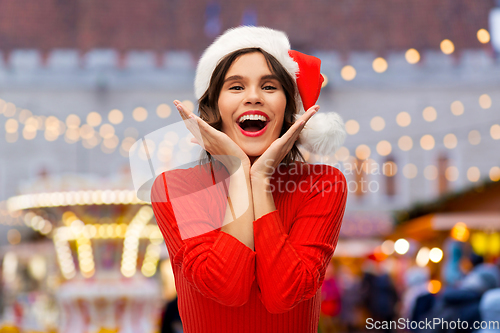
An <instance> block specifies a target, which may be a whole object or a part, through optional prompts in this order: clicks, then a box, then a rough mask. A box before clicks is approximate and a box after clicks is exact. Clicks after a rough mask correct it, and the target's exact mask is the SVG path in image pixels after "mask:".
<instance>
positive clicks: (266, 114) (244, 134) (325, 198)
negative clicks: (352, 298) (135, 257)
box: [151, 27, 347, 333]
mask: <svg viewBox="0 0 500 333" xmlns="http://www.w3.org/2000/svg"><path fill="white" fill-rule="evenodd" d="M321 82H322V78H321V76H320V73H319V59H316V58H314V57H310V56H307V55H303V54H301V53H298V52H296V51H291V50H290V46H289V42H288V39H287V37H286V35H285V34H284V33H282V32H279V31H275V30H271V29H268V28H262V27H240V28H235V29H230V30H228V31H227V32H225V33H224V34H223V35H222V36H220V37H219V38H218V39H217V40H216V41H215V42H214V43H213V44H212V45H211V46H210V47H209V48H208V49H207V50H206V51H205V53H204V54H203V56H202V58H201V60H200V62H199V64H198V68H197V74H196V78H195V92H196V95H197V98H199V101H198V102H199V110H200V116H197V115H195V114H193V113H192V112H190V111H189V110H188V109H187V108H185V107H184V106H183V105H182V103H180V102H179V101H175V102H174V104H175V105H176V107H177V109H178V110H179V112H180V115H181V116H182V118H183V119H184V120H185V123H186V125H187V126H188V128H189V129H190V131H191V132H192V133H193V135H194V136H195V140H194V142H196V143H198V144H200V145H201V146H202V147H203V148H204V149H205V150H206V152H207V161H206V162H207V163H202V164H201V165H199V166H196V167H193V168H190V169H187V170H181V169H179V170H173V171H169V172H166V173H163V174H161V175H160V176H159V177H157V179H156V180H155V183H154V185H153V188H152V192H151V198H152V205H153V209H154V212H155V216H156V220H157V223H158V225H159V227H160V229H161V231H162V233H163V236H164V238H165V241H166V245H167V248H168V252H169V254H170V258H171V262H172V267H173V271H174V277H175V283H176V289H177V293H178V305H179V312H180V316H181V319H182V323H183V327H184V332H186V333H193V332H196V333H197V332H200V333H201V332H203V333H206V332H259V333H264V332H272V333H277V332H287V333H289V332H300V333H309V332H310V333H312V332H317V330H318V320H319V313H320V301H321V294H320V292H321V291H320V287H321V284H322V282H323V279H324V275H325V270H326V267H327V265H328V264H329V262H330V260H331V258H332V255H333V252H334V249H335V246H336V244H337V240H338V236H339V231H340V226H341V222H342V218H343V215H344V210H345V205H346V199H347V184H346V180H345V177H344V175H343V174H342V173H341V172H340V171H339V170H338V169H336V168H334V167H331V166H326V165H310V164H307V163H305V161H304V159H303V158H302V155H301V154H300V152H299V150H298V148H297V146H296V141H297V139H298V138H299V135H301V131H303V129H304V127H305V125H306V123H307V122H308V121H309V119H310V118H311V117H313V115H314V114H315V113H316V112H317V110H318V109H319V107H318V106H317V105H314V103H315V102H316V100H317V97H318V95H319V90H320V88H321ZM301 104H304V107H307V111H306V112H305V113H303V114H302V115H301V116H300V117H298V119H297V120H295V119H296V115H297V113H298V110H299V108H300V107H301ZM309 137H310V135H309ZM302 138H304V137H301V139H302ZM305 138H306V139H307V137H305ZM306 141H307V140H303V141H302V140H301V143H303V144H305V145H306V146H307V144H311V142H306ZM332 153H333V152H332ZM220 166H224V167H220Z"/></svg>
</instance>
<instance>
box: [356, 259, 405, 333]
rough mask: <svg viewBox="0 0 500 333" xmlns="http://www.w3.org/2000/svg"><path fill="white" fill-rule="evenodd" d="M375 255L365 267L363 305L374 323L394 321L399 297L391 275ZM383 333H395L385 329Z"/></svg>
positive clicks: (362, 283) (368, 260)
mask: <svg viewBox="0 0 500 333" xmlns="http://www.w3.org/2000/svg"><path fill="white" fill-rule="evenodd" d="M383 267H385V266H381V265H380V263H379V262H378V261H377V260H376V258H375V257H374V256H373V255H370V256H369V257H368V259H367V260H366V261H365V263H364V265H363V278H362V281H361V290H362V294H363V296H362V297H363V303H364V305H365V307H366V309H367V310H368V313H369V318H372V319H373V320H374V321H392V320H395V317H396V305H397V304H398V301H399V296H398V294H397V291H396V287H395V286H394V283H393V281H392V279H391V277H390V275H389V273H388V272H387V271H386V270H385V269H383ZM381 331H382V332H393V329H391V328H388V329H383V330H381Z"/></svg>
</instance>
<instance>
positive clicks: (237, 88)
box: [229, 86, 243, 90]
mask: <svg viewBox="0 0 500 333" xmlns="http://www.w3.org/2000/svg"><path fill="white" fill-rule="evenodd" d="M240 88H241V89H243V87H241V86H234V87H231V88H229V90H240Z"/></svg>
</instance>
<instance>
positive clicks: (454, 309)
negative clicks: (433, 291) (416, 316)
mask: <svg viewBox="0 0 500 333" xmlns="http://www.w3.org/2000/svg"><path fill="white" fill-rule="evenodd" d="M498 287H500V270H499V268H498V266H497V265H494V264H480V265H478V266H476V267H475V268H474V269H473V270H472V271H471V272H470V273H469V274H467V275H466V276H465V278H464V279H463V280H461V281H460V282H459V283H458V285H457V286H456V287H455V286H447V287H446V288H445V289H444V290H443V291H442V293H440V294H439V295H438V298H437V300H436V304H435V306H434V307H433V309H432V310H431V311H430V314H429V315H428V316H426V318H427V319H429V320H432V319H433V318H441V319H442V320H445V321H448V322H451V321H453V322H458V320H460V321H462V322H463V321H466V322H467V323H468V328H467V329H464V327H463V326H462V327H461V328H460V329H458V328H456V329H452V328H451V327H448V329H447V328H446V326H437V327H435V330H423V332H446V333H451V332H472V330H473V325H474V322H475V321H480V320H481V314H480V312H479V304H480V301H481V297H482V296H483V294H484V293H485V292H486V291H488V290H490V289H494V288H498Z"/></svg>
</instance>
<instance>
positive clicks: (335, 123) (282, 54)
mask: <svg viewBox="0 0 500 333" xmlns="http://www.w3.org/2000/svg"><path fill="white" fill-rule="evenodd" d="M252 47H255V48H260V49H262V50H264V51H266V52H267V53H270V54H271V55H272V56H274V57H275V58H276V59H277V60H278V61H279V62H280V63H281V65H282V66H283V67H284V68H285V69H286V71H287V72H288V73H289V74H290V75H291V76H292V78H293V79H294V81H295V83H296V84H297V88H298V92H299V94H298V96H296V102H297V106H298V108H299V113H298V115H297V116H296V118H298V117H300V116H301V115H302V114H303V113H304V112H305V110H307V109H309V108H310V107H311V106H313V105H314V104H315V103H316V101H317V100H318V97H319V93H320V91H321V85H322V83H323V76H322V75H321V73H320V66H321V60H319V59H318V58H316V57H313V56H310V55H306V54H303V53H300V52H298V51H294V50H291V49H290V42H289V41H288V37H287V36H286V34H285V33H284V32H281V31H278V30H273V29H270V28H266V27H249V26H242V27H238V28H232V29H229V30H227V31H226V32H224V34H222V35H221V36H219V37H218V38H217V39H216V40H215V41H214V42H213V43H212V45H210V46H209V47H208V48H207V49H206V50H205V52H204V53H203V55H202V56H201V58H200V61H199V62H198V67H197V68H196V77H195V80H194V89H195V96H196V98H197V99H200V97H201V96H202V95H203V94H204V93H205V91H207V89H208V86H209V84H210V78H211V77H212V73H213V71H214V70H215V67H216V66H217V64H218V63H219V61H221V60H222V59H223V58H224V57H225V56H226V55H228V54H229V53H232V52H234V51H237V50H240V49H244V48H252ZM345 135H346V133H345V128H344V122H343V121H342V118H341V117H340V116H339V115H338V114H337V113H335V112H330V113H322V112H318V113H316V114H315V115H314V116H313V117H311V119H309V121H308V122H307V123H306V126H305V127H304V129H303V130H302V132H301V133H300V136H299V143H300V144H301V145H302V146H303V147H304V148H305V149H306V150H308V151H309V152H311V153H313V154H319V155H333V154H334V153H335V151H336V150H337V149H338V148H339V147H340V146H341V145H342V144H343V143H344V139H345Z"/></svg>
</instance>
